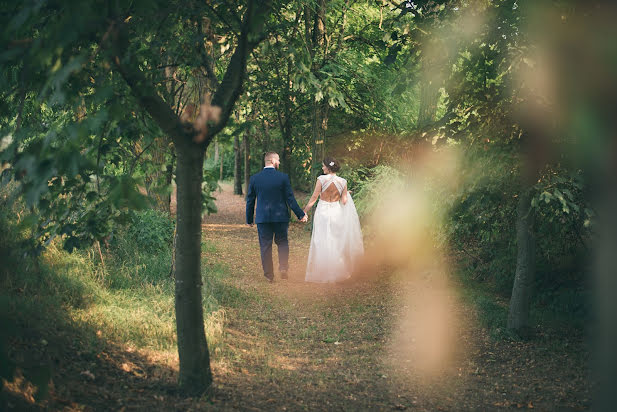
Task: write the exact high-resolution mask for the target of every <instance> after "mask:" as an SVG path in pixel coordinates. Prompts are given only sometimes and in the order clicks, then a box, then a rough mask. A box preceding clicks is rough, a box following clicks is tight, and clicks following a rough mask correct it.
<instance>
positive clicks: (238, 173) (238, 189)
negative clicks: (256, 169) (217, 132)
mask: <svg viewBox="0 0 617 412" xmlns="http://www.w3.org/2000/svg"><path fill="white" fill-rule="evenodd" d="M241 156H242V150H241V148H240V137H238V135H237V134H236V135H235V136H234V195H241V194H242V166H241V161H240V158H241Z"/></svg>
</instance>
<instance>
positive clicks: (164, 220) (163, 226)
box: [125, 209, 174, 254]
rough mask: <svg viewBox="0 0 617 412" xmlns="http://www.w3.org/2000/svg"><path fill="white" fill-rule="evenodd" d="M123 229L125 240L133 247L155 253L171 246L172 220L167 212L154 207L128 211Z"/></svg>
mask: <svg viewBox="0 0 617 412" xmlns="http://www.w3.org/2000/svg"><path fill="white" fill-rule="evenodd" d="M125 230H126V236H127V239H126V240H127V241H128V242H131V243H133V245H134V248H135V249H137V250H140V251H143V252H146V253H151V254H155V253H157V252H160V251H163V250H168V249H170V248H171V244H172V242H173V233H174V222H173V221H172V220H171V219H170V218H169V216H168V215H167V214H165V213H163V212H159V211H157V210H154V209H150V210H143V211H135V212H131V213H130V218H129V222H128V224H127V226H126V229H125Z"/></svg>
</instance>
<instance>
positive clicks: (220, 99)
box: [204, 0, 271, 147]
mask: <svg viewBox="0 0 617 412" xmlns="http://www.w3.org/2000/svg"><path fill="white" fill-rule="evenodd" d="M270 12H271V3H270V1H269V0H265V1H264V0H254V1H251V2H250V3H249V5H248V7H247V10H246V12H245V14H244V17H243V19H242V20H243V21H242V31H241V33H240V36H239V37H238V45H237V46H236V49H235V51H234V53H233V55H232V56H231V60H230V61H229V65H228V66H227V70H226V72H225V75H224V76H223V80H222V81H221V84H220V85H219V87H218V88H217V90H216V92H215V93H214V96H213V98H212V106H218V107H220V108H221V117H220V119H219V121H218V122H217V123H216V124H214V125H211V126H210V127H209V128H208V134H207V135H206V138H205V140H204V143H205V146H206V147H207V146H208V144H210V142H211V141H212V139H213V138H214V136H215V135H216V134H217V133H218V132H220V131H221V130H222V129H223V127H225V124H227V120H228V119H229V117H230V115H231V112H232V110H233V107H234V104H235V103H236V100H238V97H239V96H240V94H241V93H242V86H243V82H244V76H245V72H246V63H247V57H248V55H249V53H250V52H251V51H252V50H253V49H254V48H255V46H257V44H258V43H259V42H260V41H261V40H262V39H263V38H264V37H265V36H264V34H263V27H264V24H265V19H266V17H267V15H268V14H269V13H270Z"/></svg>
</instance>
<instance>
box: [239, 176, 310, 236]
mask: <svg viewBox="0 0 617 412" xmlns="http://www.w3.org/2000/svg"><path fill="white" fill-rule="evenodd" d="M255 200H257V212H256V213H255ZM287 206H289V207H290V208H291V210H293V212H294V213H295V215H296V216H297V217H298V219H302V217H303V216H304V211H303V210H302V209H301V208H300V206H298V202H296V198H295V197H294V194H293V191H292V190H291V183H289V176H287V175H286V174H285V173H281V172H279V171H278V170H276V169H274V168H272V167H266V168H264V169H263V170H262V171H261V172H259V173H257V174H255V175H253V176H251V180H250V181H249V192H248V194H247V195H246V223H249V224H251V223H253V215H254V214H256V215H257V216H256V218H255V223H267V222H289V210H288V209H287Z"/></svg>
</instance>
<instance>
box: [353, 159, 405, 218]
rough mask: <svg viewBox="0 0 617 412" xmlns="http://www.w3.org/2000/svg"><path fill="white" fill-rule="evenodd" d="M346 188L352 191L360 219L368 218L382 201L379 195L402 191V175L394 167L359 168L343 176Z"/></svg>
mask: <svg viewBox="0 0 617 412" xmlns="http://www.w3.org/2000/svg"><path fill="white" fill-rule="evenodd" d="M344 176H346V177H347V178H348V187H349V189H350V190H352V191H353V194H352V196H353V198H354V203H355V205H356V209H357V210H358V215H359V216H360V217H361V218H365V217H368V216H369V215H370V214H371V213H372V212H373V211H374V210H375V208H377V207H378V206H379V205H380V204H381V203H380V202H382V201H383V200H384V199H383V197H382V196H380V194H381V193H384V191H388V190H397V189H398V190H402V189H403V187H404V183H403V180H402V176H403V175H402V173H401V172H400V171H399V170H397V169H396V168H394V167H391V166H387V165H379V166H376V167H374V168H370V169H369V168H359V169H354V170H350V171H348V172H347V174H344Z"/></svg>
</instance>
